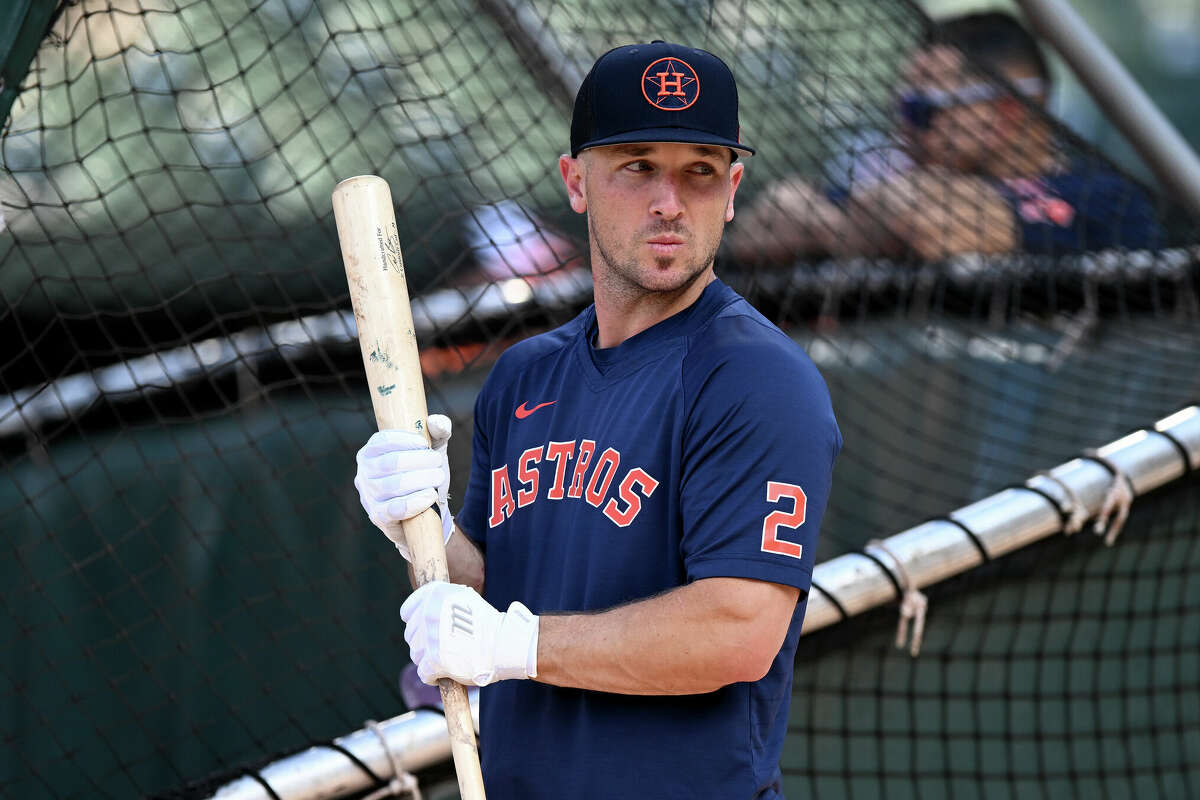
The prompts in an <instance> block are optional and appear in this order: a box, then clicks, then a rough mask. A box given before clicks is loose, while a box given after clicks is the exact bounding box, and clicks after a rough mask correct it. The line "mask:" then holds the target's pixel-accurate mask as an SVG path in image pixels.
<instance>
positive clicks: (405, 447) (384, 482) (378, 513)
mask: <svg viewBox="0 0 1200 800" xmlns="http://www.w3.org/2000/svg"><path fill="white" fill-rule="evenodd" d="M427 425H428V429H429V440H430V443H429V444H426V443H425V437H423V436H421V434H419V433H412V432H409V431H398V430H384V431H377V432H376V433H374V434H373V435H372V436H371V438H370V439H368V440H367V443H366V444H365V445H363V448H362V449H361V450H359V451H358V455H357V456H356V459H355V460H356V461H357V462H358V472H357V474H356V475H355V476H354V487H355V488H356V489H358V500H359V502H360V503H362V507H363V510H364V511H366V512H367V516H368V517H370V518H371V522H373V523H375V525H376V527H378V528H379V529H380V530H381V531H383V532H384V534H386V535H387V536H388V538H390V539H391V540H392V542H393V543H395V545H396V549H397V550H399V551H400V555H402V556H404V558H405V559H407V560H408V561H412V554H411V553H410V552H409V551H408V543H407V542H405V541H404V536H403V535H402V534H401V533H400V532H399V530H396V529H394V528H393V529H391V530H389V527H388V526H389V524H390V523H396V522H401V521H403V520H406V519H412V518H413V517H415V516H417V515H418V514H420V513H421V512H422V511H424V510H425V509H427V508H429V507H430V506H432V505H437V508H438V513H439V514H441V517H442V541H443V542H448V541H450V534H451V533H452V532H453V531H454V520H453V518H452V517H451V516H450V506H449V505H448V504H447V493H448V492H449V490H450V463H449V461H448V460H447V459H446V443H447V442H449V441H450V427H451V426H450V418H449V417H447V416H444V415H442V414H430V415H429V419H428V421H427ZM393 531H394V535H393Z"/></svg>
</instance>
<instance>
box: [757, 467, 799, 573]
mask: <svg viewBox="0 0 1200 800" xmlns="http://www.w3.org/2000/svg"><path fill="white" fill-rule="evenodd" d="M785 499H790V500H791V501H792V508H791V510H790V511H784V510H783V509H776V510H775V511H772V512H771V513H770V514H767V516H766V517H764V518H763V533H762V549H763V552H764V553H778V554H779V555H782V556H791V557H792V558H800V556H801V554H803V552H804V548H803V547H802V546H801V545H799V544H797V543H795V542H788V541H784V540H783V539H780V538H779V528H780V527H784V528H799V527H800V526H801V525H803V524H804V511H805V506H807V504H808V497H806V496H805V494H804V490H803V489H801V488H800V487H799V486H797V485H795V484H794V483H783V482H781V481H767V502H768V503H778V502H780V501H781V500H785Z"/></svg>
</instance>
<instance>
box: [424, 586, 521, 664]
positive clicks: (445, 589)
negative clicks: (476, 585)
mask: <svg viewBox="0 0 1200 800" xmlns="http://www.w3.org/2000/svg"><path fill="white" fill-rule="evenodd" d="M400 618H401V619H403V620H404V622H405V623H406V625H405V627H404V641H406V642H408V652H409V655H410V656H411V657H412V660H413V663H414V664H416V665H417V675H419V676H420V678H421V680H422V681H424V682H425V683H428V684H431V685H432V684H434V683H436V682H437V680H438V678H453V679H454V680H456V681H458V682H459V683H462V684H466V685H467V686H487V685H488V684H489V683H492V682H494V681H506V680H514V679H525V678H536V677H537V644H538V629H539V627H540V624H539V623H540V622H541V618H540V617H538V615H537V614H534V613H533V612H531V611H530V610H529V609H528V608H526V607H525V606H524V605H522V604H521V603H518V602H517V601H515V600H514V601H513V602H512V603H510V604H509V606H508V610H507V611H499V610H497V609H496V608H495V607H494V606H492V604H491V603H489V602H488V601H487V600H484V599H483V598H482V597H480V596H479V593H478V592H476V591H475V590H474V589H472V588H470V587H469V586H461V585H459V584H457V583H446V582H445V581H430V582H429V583H427V584H425V585H424V586H422V587H421V588H420V589H417V590H416V591H415V592H413V593H412V594H411V595H409V596H408V599H407V600H405V601H404V605H402V606H400Z"/></svg>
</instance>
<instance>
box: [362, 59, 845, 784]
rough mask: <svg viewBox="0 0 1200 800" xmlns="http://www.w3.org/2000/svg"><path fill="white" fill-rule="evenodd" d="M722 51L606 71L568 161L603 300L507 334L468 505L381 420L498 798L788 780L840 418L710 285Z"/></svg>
mask: <svg viewBox="0 0 1200 800" xmlns="http://www.w3.org/2000/svg"><path fill="white" fill-rule="evenodd" d="M738 132H739V129H738V122H737V89H736V86H735V84H734V79H733V75H732V73H731V72H730V71H729V68H728V67H727V66H726V65H725V64H724V63H723V62H722V61H721V60H720V59H718V58H717V57H716V56H714V55H712V54H711V53H707V52H705V51H703V50H697V49H694V48H690V47H685V46H681V45H677V44H668V43H665V42H661V41H656V42H653V43H650V44H639V45H630V46H626V47H619V48H616V49H615V50H611V51H609V52H608V53H605V54H604V55H603V56H601V57H600V59H599V60H598V61H597V62H596V63H595V65H594V66H593V67H592V69H591V71H590V72H589V73H588V75H587V77H586V78H585V79H584V81H583V84H582V85H581V87H580V89H579V94H578V96H577V98H576V101H575V108H574V115H573V118H572V121H571V154H570V155H569V156H568V155H564V156H562V157H561V158H560V160H559V168H560V171H561V174H562V179H563V183H564V185H565V187H566V191H567V196H568V198H569V200H570V204H571V207H572V208H573V209H574V210H575V211H576V212H578V213H580V214H586V215H587V221H588V230H589V245H590V253H591V262H592V272H593V278H594V284H595V303H594V305H592V306H591V307H589V308H588V309H587V310H585V311H584V312H583V313H581V314H580V315H579V316H578V317H576V318H575V319H574V320H573V321H571V322H569V323H568V324H566V325H564V326H562V327H560V328H558V329H556V330H553V331H550V332H549V333H545V334H542V335H540V336H536V337H533V338H531V339H528V340H526V341H523V342H521V343H520V344H517V345H515V346H513V347H512V348H510V349H509V350H508V351H507V352H505V353H504V355H503V356H502V357H501V358H500V359H499V361H498V362H497V363H496V366H495V368H494V369H493V370H492V372H491V375H490V376H489V377H488V379H487V381H486V383H485V384H484V387H483V389H482V391H481V392H480V394H479V397H478V400H477V402H476V405H475V418H474V422H475V430H474V441H473V463H472V465H471V472H470V480H469V485H468V488H467V493H466V498H465V501H464V503H463V507H462V509H461V510H460V511H459V514H458V516H457V524H455V522H454V521H452V519H451V516H450V513H449V510H448V508H447V504H446V487H447V485H448V483H449V466H448V464H447V462H446V457H445V445H446V439H447V438H448V437H449V433H450V428H449V421H448V420H447V419H446V418H444V417H440V416H432V417H430V420H429V429H430V431H431V433H432V438H433V440H434V441H433V443H434V447H433V448H432V449H431V448H429V447H427V446H426V445H425V443H424V441H423V440H422V439H421V438H420V437H419V436H417V435H415V434H408V433H403V432H398V431H381V432H379V433H377V434H375V435H374V436H372V437H371V439H370V440H369V442H368V443H367V444H366V446H365V447H364V448H363V449H362V450H361V451H360V452H359V455H358V475H357V477H356V480H355V485H356V486H357V487H358V489H359V494H360V497H361V500H362V503H363V506H364V508H365V509H366V511H367V513H368V515H369V516H370V518H371V519H372V521H373V522H375V523H376V524H377V525H380V526H383V525H385V524H387V523H389V522H392V521H398V520H403V519H406V518H408V517H411V516H414V515H415V514H417V513H419V512H421V511H423V510H424V509H426V508H428V507H429V506H430V505H433V504H436V505H437V507H438V510H439V512H440V514H441V516H442V521H443V534H444V536H445V538H446V542H447V557H448V559H449V562H450V574H451V579H452V580H453V581H455V583H443V582H434V583H430V584H427V585H425V586H423V587H421V588H420V589H418V590H417V591H415V592H414V593H413V594H412V595H411V596H410V597H409V598H408V600H407V601H406V602H405V603H404V605H403V607H402V608H401V616H402V617H403V619H404V620H405V622H406V623H407V627H406V629H405V639H406V640H407V641H408V643H409V648H410V652H411V655H412V658H413V661H414V662H415V663H416V664H417V667H418V671H419V674H420V676H421V678H422V680H424V681H426V682H429V683H432V682H434V681H436V679H437V678H439V677H450V678H453V679H454V680H457V681H460V682H462V683H465V684H474V685H478V686H486V687H487V688H486V689H484V690H483V691H482V693H481V696H480V702H481V710H480V723H481V732H480V750H481V755H482V763H483V775H484V783H485V786H486V790H487V794H488V797H489V798H491V800H503V799H504V798H526V799H527V798H555V799H556V800H557V799H559V798H567V797H569V798H579V799H581V798H616V797H619V798H626V797H639V798H640V797H654V798H674V797H678V798H689V800H691V799H692V798H698V797H705V798H717V797H719V798H777V797H781V796H782V794H781V775H780V769H779V756H780V750H781V747H782V744H783V739H784V735H785V733H786V729H787V719H788V704H789V700H790V694H791V681H792V660H793V655H794V653H795V648H796V641H797V639H798V637H799V635H800V624H801V620H802V619H803V616H804V608H805V599H806V597H807V591H808V587H809V580H810V577H811V574H812V569H813V556H814V553H815V549H816V547H815V545H816V538H817V529H818V527H819V525H820V522H821V515H822V512H823V511H824V508H825V503H826V500H827V498H828V496H829V488H830V480H831V474H832V470H833V464H834V459H835V458H836V456H837V453H838V451H839V449H840V448H841V435H840V434H839V432H838V428H837V424H836V422H835V421H834V416H833V411H832V408H831V406H830V400H829V394H828V391H827V389H826V387H825V384H824V382H823V380H822V379H821V376H820V375H819V374H818V372H817V370H816V368H815V367H814V366H813V364H812V362H811V361H809V359H808V358H807V356H806V355H805V354H804V352H803V351H802V350H801V349H800V348H799V347H798V346H797V345H796V344H795V343H794V342H793V341H792V340H791V339H789V338H788V337H787V336H786V335H784V334H783V333H782V332H780V331H779V329H777V328H776V327H775V326H773V325H772V324H771V323H770V322H768V321H767V320H766V319H764V318H763V317H762V316H761V315H759V314H758V313H757V312H756V311H755V310H754V309H753V308H752V307H751V306H750V305H749V304H748V303H747V302H746V301H745V300H744V299H742V298H741V297H740V296H739V295H737V294H736V293H735V292H733V291H732V290H731V289H730V288H729V287H727V286H726V285H724V284H723V283H722V282H721V281H720V280H718V279H717V278H716V276H715V274H714V272H713V257H714V254H715V253H716V250H717V245H718V244H719V242H720V240H721V233H722V230H723V228H724V224H725V223H726V222H728V221H729V220H731V219H732V218H733V200H734V195H735V193H736V191H737V187H738V184H739V183H740V181H741V179H742V174H743V171H744V169H745V165H744V162H743V161H742V160H740V159H742V158H744V157H745V156H749V155H751V154H753V152H754V150H753V149H752V148H751V147H749V146H748V145H746V144H744V143H742V142H741V141H740V139H739V135H738Z"/></svg>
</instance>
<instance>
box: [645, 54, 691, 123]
mask: <svg viewBox="0 0 1200 800" xmlns="http://www.w3.org/2000/svg"><path fill="white" fill-rule="evenodd" d="M642 95H643V96H645V98H646V100H647V101H648V102H649V103H650V105H652V106H654V107H655V108H661V109H662V110H663V111H682V110H683V109H685V108H689V107H690V106H691V105H692V103H695V102H696V98H698V97H699V96H700V78H699V76H698V75H696V70H694V69H692V65H691V64H689V63H687V62H686V61H680V60H679V59H678V58H674V57H672V56H668V57H666V58H660V59H658V60H657V61H653V62H651V64H650V66H648V67H646V71H645V72H643V73H642Z"/></svg>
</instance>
